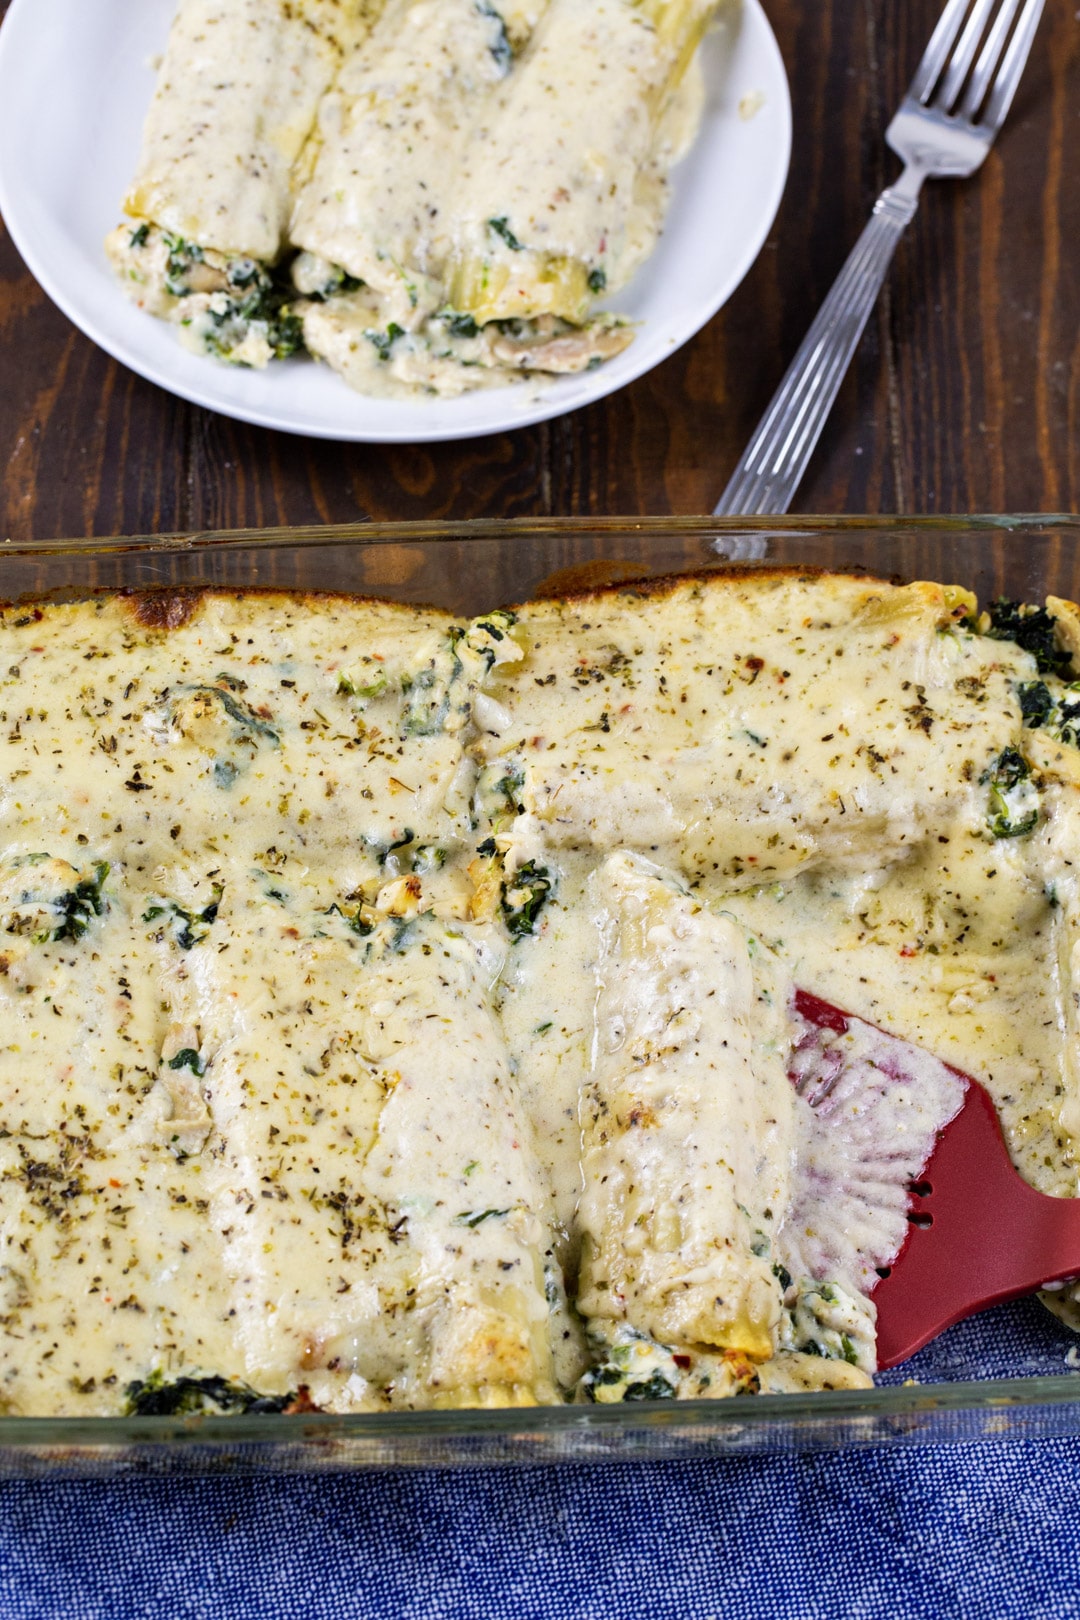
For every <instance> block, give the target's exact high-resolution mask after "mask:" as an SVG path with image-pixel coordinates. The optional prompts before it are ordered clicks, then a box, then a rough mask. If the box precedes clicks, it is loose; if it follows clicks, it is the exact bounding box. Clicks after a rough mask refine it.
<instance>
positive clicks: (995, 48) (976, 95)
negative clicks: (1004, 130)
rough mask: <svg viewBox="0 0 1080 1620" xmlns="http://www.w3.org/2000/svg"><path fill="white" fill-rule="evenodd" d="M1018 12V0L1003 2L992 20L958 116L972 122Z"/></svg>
mask: <svg viewBox="0 0 1080 1620" xmlns="http://www.w3.org/2000/svg"><path fill="white" fill-rule="evenodd" d="M1019 10H1020V0H1005V4H1004V5H1003V6H1002V8H1001V10H1000V11H999V12H998V14H997V16H996V17H995V18H994V26H993V28H991V30H990V32H989V34H988V35H987V36H986V44H985V45H984V46H983V48H982V55H981V56H980V57H979V60H978V62H977V63H976V65H975V71H974V73H973V74H972V75H971V83H970V84H969V85H968V87H967V91H966V92H965V95H964V100H963V104H962V105H961V108H960V114H959V116H960V117H961V118H967V119H970V120H972V121H973V120H974V118H975V114H976V113H977V112H978V110H979V108H980V107H981V106H982V104H983V99H984V97H985V95H986V92H987V90H988V89H989V88H990V81H991V79H992V78H993V77H994V73H995V70H996V68H997V65H998V63H999V61H1000V60H1001V52H1002V50H1003V48H1004V45H1005V41H1006V39H1007V38H1008V37H1009V29H1010V28H1011V27H1012V25H1013V19H1014V18H1015V16H1016V13H1017V12H1018V11H1019Z"/></svg>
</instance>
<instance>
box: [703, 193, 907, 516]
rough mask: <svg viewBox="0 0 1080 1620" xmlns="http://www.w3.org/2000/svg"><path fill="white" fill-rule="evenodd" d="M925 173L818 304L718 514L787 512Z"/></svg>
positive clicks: (883, 209)
mask: <svg viewBox="0 0 1080 1620" xmlns="http://www.w3.org/2000/svg"><path fill="white" fill-rule="evenodd" d="M922 181H923V174H922V172H921V171H920V170H919V169H918V168H917V167H915V166H913V165H912V166H909V167H908V168H906V169H905V170H904V173H903V174H902V175H901V176H900V179H899V180H898V181H897V182H896V184H895V185H894V186H890V187H889V188H888V189H887V190H886V191H883V192H882V193H881V196H880V197H879V198H878V200H877V202H876V203H875V204H874V211H873V213H872V214H871V216H870V221H869V224H868V225H867V227H866V229H865V230H864V231H863V233H862V235H861V236H860V237H859V240H858V242H857V243H856V244H855V246H854V248H853V249H852V251H851V253H850V254H849V256H848V260H847V263H846V264H845V265H844V268H843V269H842V270H841V272H840V274H839V276H838V277H837V278H836V280H835V281H834V282H833V285H832V288H831V290H830V292H829V295H828V297H827V298H826V300H825V302H824V303H823V304H822V306H821V308H820V309H819V310H818V313H817V315H816V316H815V318H814V323H813V325H812V326H811V328H810V330H809V332H807V334H806V337H805V338H804V339H803V343H802V347H801V348H800V349H799V352H798V354H797V355H796V356H795V358H794V360H793V361H792V362H791V365H790V366H789V367H788V370H787V373H786V375H785V377H784V380H783V382H782V383H781V384H780V387H779V388H778V389H777V390H776V393H775V394H774V395H773V397H772V402H771V404H770V405H769V408H768V410H767V411H766V412H765V415H764V416H763V417H762V419H761V422H760V423H759V425H758V428H757V431H756V432H755V434H754V436H753V438H752V439H751V440H750V443H749V445H748V446H747V448H746V451H745V452H744V454H743V457H742V460H741V461H740V462H739V464H738V466H737V467H736V469H735V471H734V473H733V474H732V477H731V481H730V482H729V484H728V486H727V488H726V489H725V491H724V493H723V495H721V497H720V500H719V502H718V504H717V505H716V506H715V507H714V508H713V510H714V512H716V513H717V514H718V515H728V514H731V515H734V514H747V515H749V514H750V513H753V512H786V511H787V509H788V507H789V506H790V505H791V502H792V498H793V497H794V494H795V491H796V489H797V488H798V487H799V483H800V481H801V479H802V476H803V473H804V472H805V471H806V466H807V462H808V461H809V460H810V457H811V455H812V454H813V451H814V446H815V445H816V444H817V442H818V439H819V438H820V436H821V430H822V428H823V427H824V426H825V418H826V417H827V416H828V414H829V412H830V411H831V410H832V406H833V401H834V400H835V398H836V396H837V394H838V393H839V391H840V384H841V383H842V382H843V380H844V376H845V374H846V372H847V368H848V366H849V365H850V364H851V357H852V355H853V354H854V353H855V350H856V348H857V347H858V343H859V339H860V338H861V337H862V335H863V330H864V328H865V326H866V323H867V321H868V320H869V318H870V311H871V310H872V309H873V307H874V305H875V303H876V302H877V296H878V293H879V292H880V291H881V286H882V283H883V282H884V280H885V276H886V272H887V271H888V268H889V265H890V263H891V262H892V256H893V254H894V253H895V252H896V245H897V243H898V242H899V240H900V238H901V236H902V235H903V233H904V230H905V228H906V227H907V225H908V223H909V221H910V220H911V219H912V218H913V216H914V214H915V210H916V208H917V207H918V206H919V190H920V187H921V185H922Z"/></svg>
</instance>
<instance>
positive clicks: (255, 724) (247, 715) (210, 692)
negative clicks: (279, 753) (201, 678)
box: [185, 686, 281, 748]
mask: <svg viewBox="0 0 1080 1620" xmlns="http://www.w3.org/2000/svg"><path fill="white" fill-rule="evenodd" d="M185 690H187V691H189V692H199V693H201V694H202V695H203V696H205V697H211V698H215V699H216V700H217V702H218V703H220V704H221V707H222V708H223V709H224V710H225V713H226V714H227V715H228V716H229V719H230V720H233V721H235V723H236V724H237V725H238V726H239V727H240V729H241V730H242V731H247V732H250V733H251V734H252V735H254V736H256V737H265V738H266V739H267V741H268V742H271V743H273V745H274V747H275V748H280V746H281V737H280V735H279V733H278V732H277V730H276V729H275V728H274V727H273V726H272V725H270V724H269V722H268V721H266V720H263V719H261V718H260V716H259V715H257V714H256V713H255V712H254V710H253V709H251V708H250V707H249V706H248V705H247V704H246V703H241V702H240V700H239V698H237V697H235V696H234V695H233V693H232V692H230V691H226V690H225V689H224V688H223V687H222V686H189V687H187V688H186V689H185Z"/></svg>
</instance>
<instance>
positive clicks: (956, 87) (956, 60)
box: [934, 0, 995, 112]
mask: <svg viewBox="0 0 1080 1620" xmlns="http://www.w3.org/2000/svg"><path fill="white" fill-rule="evenodd" d="M994 3H995V0H975V5H974V6H973V7H972V11H971V16H970V17H969V18H968V20H967V23H966V25H965V28H964V32H963V33H962V34H961V36H960V42H959V44H958V45H957V47H956V49H955V50H954V51H953V53H952V55H951V56H950V58H949V65H948V67H947V68H946V69H945V76H944V78H943V79H942V81H941V86H940V88H939V90H938V91H937V93H936V95H935V96H934V106H935V107H938V108H940V110H941V111H942V112H952V109H953V103H954V102H955V101H956V98H957V97H958V96H959V94H960V90H961V87H962V86H963V83H964V80H965V79H966V78H967V76H968V70H969V68H970V67H971V64H972V62H974V60H975V53H976V51H977V50H978V48H979V41H980V40H981V39H982V37H983V33H984V31H985V29H986V22H987V18H988V17H989V16H990V13H991V12H992V11H993V9H994Z"/></svg>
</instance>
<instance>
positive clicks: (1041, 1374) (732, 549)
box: [0, 516, 1080, 1478]
mask: <svg viewBox="0 0 1080 1620" xmlns="http://www.w3.org/2000/svg"><path fill="white" fill-rule="evenodd" d="M763 565H764V566H777V565H784V566H792V565H793V566H796V567H815V568H830V569H839V570H852V569H854V570H857V571H866V572H871V573H875V574H879V575H884V576H889V577H893V576H896V577H900V578H904V579H915V578H924V579H938V580H943V581H946V582H949V583H958V584H962V585H966V586H969V587H971V588H972V589H974V590H975V591H977V592H978V594H979V596H980V598H981V599H982V600H984V601H985V600H988V599H990V598H992V597H994V596H998V595H1007V596H1011V597H1014V598H1018V599H1021V600H1036V599H1041V598H1042V597H1044V596H1045V595H1046V594H1047V593H1052V594H1055V595H1060V596H1065V597H1069V598H1071V599H1072V600H1076V599H1077V598H1080V518H1077V517H1069V516H1041V517H980V518H967V519H958V518H917V519H892V518H889V519H883V518H808V517H792V518H762V519H759V520H754V521H746V520H741V519H723V520H721V519H699V518H682V519H629V518H627V519H623V518H599V519H567V520H554V519H551V520H542V521H532V520H530V521H502V520H495V521H485V522H477V523H450V524H436V523H408V524H392V525H376V524H370V525H355V526H350V527H340V528H332V529H282V530H276V531H242V532H234V533H230V534H212V533H206V534H195V535H185V536H165V537H162V538H158V539H130V540H109V541H100V540H74V541H58V542H50V543H47V544H35V545H20V546H16V545H12V544H10V543H7V544H4V545H3V546H2V547H0V599H3V600H6V601H13V600H23V599H25V598H28V597H35V596H48V597H50V598H54V599H55V598H58V597H59V598H62V597H68V598H70V597H72V596H84V595H86V594H87V593H90V592H97V591H103V590H104V591H113V590H128V589H147V588H168V587H170V586H200V585H203V586H218V587H220V586H235V587H249V588H256V587H273V588H278V589H286V590H297V591H348V592H356V593H359V594H361V595H365V596H380V597H386V598H392V599H394V600H397V601H402V602H418V603H431V604H435V605H438V606H441V607H445V608H448V609H450V610H452V611H454V612H459V613H476V612H479V611H481V610H482V609H485V608H490V607H494V606H496V605H499V604H503V603H512V602H515V601H521V600H523V599H525V598H527V597H530V596H534V595H540V594H546V595H552V594H561V593H564V592H571V591H575V590H581V589H586V588H589V587H592V586H596V585H602V584H609V583H614V582H619V581H629V580H633V579H640V578H644V577H655V576H658V575H662V574H669V573H676V572H685V571H689V570H708V571H716V570H722V569H732V568H746V567H755V566H758V567H760V566H763ZM1074 1345H1076V1346H1078V1348H1077V1349H1074V1348H1073V1346H1074ZM1074 1363H1077V1364H1080V1341H1078V1340H1076V1339H1074V1338H1073V1336H1072V1335H1071V1334H1069V1333H1068V1331H1067V1330H1066V1329H1065V1328H1063V1327H1061V1326H1060V1324H1058V1323H1057V1321H1056V1320H1055V1319H1054V1318H1052V1317H1051V1316H1050V1315H1049V1313H1047V1312H1045V1311H1044V1310H1043V1309H1042V1307H1041V1306H1040V1305H1038V1304H1037V1303H1036V1302H1034V1301H1023V1302H1020V1303H1018V1304H1017V1305H1014V1306H1005V1307H999V1308H998V1309H997V1310H995V1311H992V1312H988V1313H986V1314H985V1315H984V1316H982V1317H980V1318H977V1319H975V1320H973V1321H972V1322H969V1323H965V1324H961V1325H960V1326H959V1327H958V1328H955V1329H953V1330H951V1332H950V1333H948V1334H945V1335H943V1336H942V1338H941V1339H939V1340H937V1341H936V1342H935V1343H934V1344H932V1345H930V1346H928V1347H927V1349H926V1350H924V1351H922V1352H921V1353H920V1355H919V1356H918V1357H916V1358H914V1359H913V1360H912V1361H911V1362H910V1363H908V1364H907V1365H906V1366H905V1367H902V1368H900V1369H899V1370H898V1371H897V1372H895V1373H893V1374H890V1375H886V1378H885V1380H883V1382H882V1387H878V1388H876V1389H874V1390H869V1391H840V1392H833V1393H827V1394H814V1395H805V1396H795V1395H783V1396H759V1397H755V1398H750V1399H733V1400H726V1401H680V1402H663V1401H661V1402H656V1403H642V1404H640V1405H630V1406H620V1407H601V1406H567V1407H545V1408H538V1409H533V1410H528V1411H522V1410H513V1411H453V1412H448V1411H438V1412H416V1413H393V1414H381V1413H380V1414H360V1415H357V1416H353V1417H341V1416H306V1417H305V1416H295V1417H284V1416H258V1417H247V1418H242V1417H220V1418H209V1417H199V1418H184V1419H174V1418H90V1419H85V1418H17V1417H6V1418H0V1477H51V1478H55V1477H65V1476H66V1477H78V1476H82V1477H95V1476H97V1477H102V1476H111V1475H116V1474H131V1473H137V1474H163V1473H169V1474H173V1473H188V1474H192V1473H198V1474H210V1473H215V1474H216V1473H255V1472H269V1471H334V1470H347V1469H353V1468H402V1467H446V1466H455V1467H456V1466H474V1467H475V1466H491V1465H496V1464H509V1463H518V1464H534V1465H535V1464H539V1463H556V1462H576V1463H583V1462H614V1461H618V1460H625V1459H652V1460H657V1459H661V1458H671V1457H680V1456H691V1455H692V1456H702V1455H744V1454H747V1453H754V1452H773V1451H783V1450H812V1449H831V1448H835V1447H844V1446H868V1445H882V1444H887V1445H911V1444H916V1445H921V1444H926V1443H928V1442H935V1443H936V1442H941V1441H959V1440H972V1439H985V1440H990V1439H993V1438H1010V1439H1017V1438H1033V1437H1044V1436H1052V1435H1061V1434H1074V1433H1080V1370H1074Z"/></svg>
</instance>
